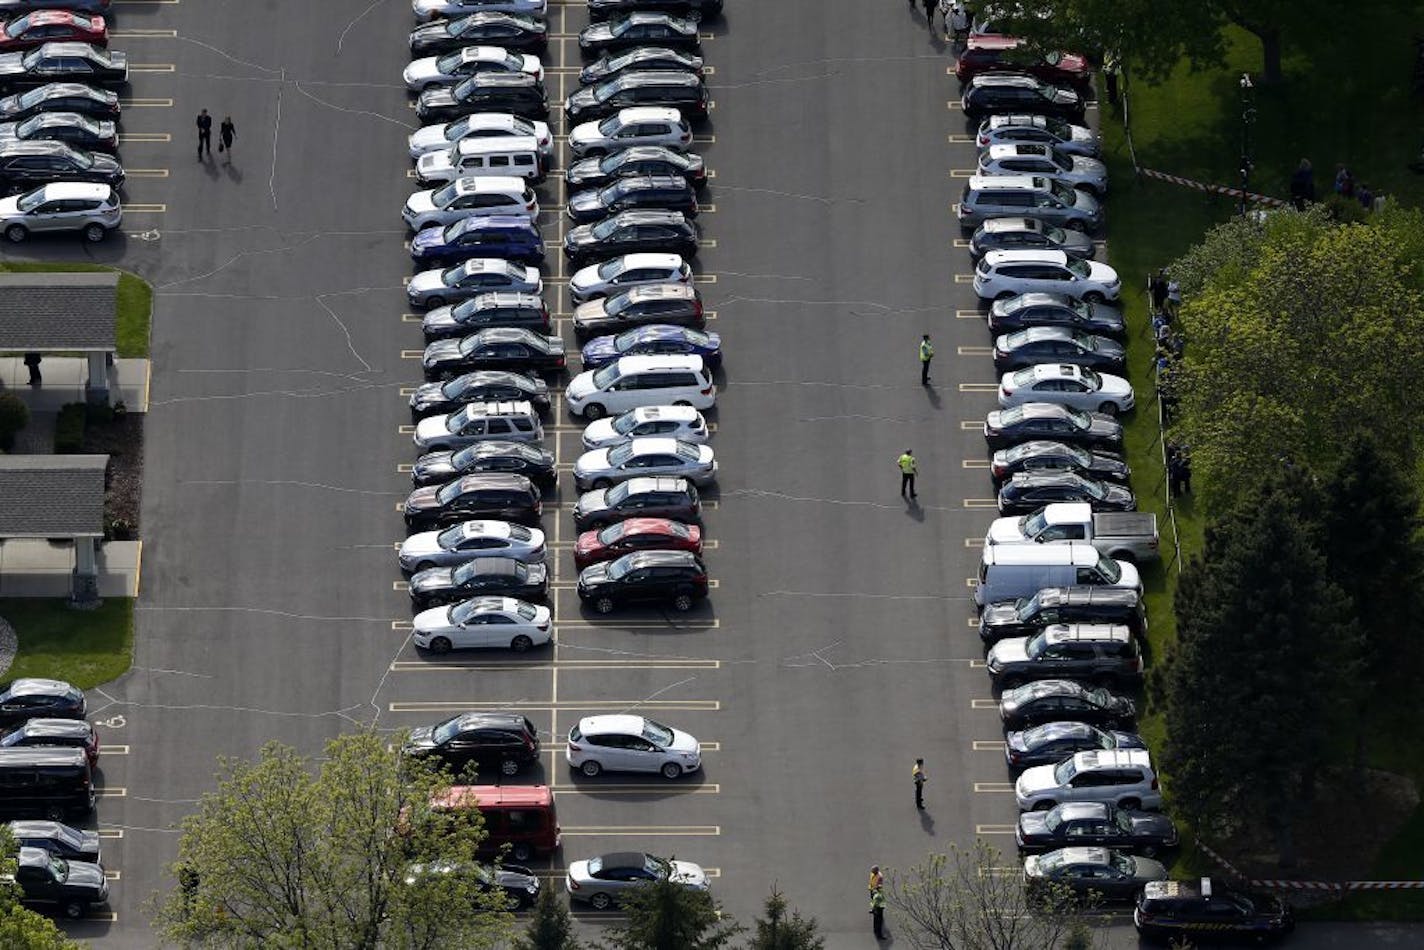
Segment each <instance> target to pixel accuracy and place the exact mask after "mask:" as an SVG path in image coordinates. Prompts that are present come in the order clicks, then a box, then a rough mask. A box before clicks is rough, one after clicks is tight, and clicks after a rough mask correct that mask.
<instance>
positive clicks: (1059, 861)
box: [1038, 763, 1068, 873]
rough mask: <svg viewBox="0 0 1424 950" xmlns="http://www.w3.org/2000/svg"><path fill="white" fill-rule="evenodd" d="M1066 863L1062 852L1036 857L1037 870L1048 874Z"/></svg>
mask: <svg viewBox="0 0 1424 950" xmlns="http://www.w3.org/2000/svg"><path fill="white" fill-rule="evenodd" d="M1065 764H1066V763H1065ZM1067 863H1068V859H1067V858H1066V857H1064V855H1063V852H1062V851H1050V852H1048V853H1047V854H1040V855H1039V856H1038V866H1039V868H1041V869H1042V870H1044V871H1045V872H1049V873H1051V872H1053V871H1057V870H1058V869H1060V868H1062V867H1063V866H1064V865H1066V864H1067Z"/></svg>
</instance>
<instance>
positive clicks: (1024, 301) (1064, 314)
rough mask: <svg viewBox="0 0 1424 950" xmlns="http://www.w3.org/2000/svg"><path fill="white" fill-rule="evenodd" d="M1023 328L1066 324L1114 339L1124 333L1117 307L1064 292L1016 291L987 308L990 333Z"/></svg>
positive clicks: (1125, 327) (1125, 330)
mask: <svg viewBox="0 0 1424 950" xmlns="http://www.w3.org/2000/svg"><path fill="white" fill-rule="evenodd" d="M1027 327H1068V328H1069V329H1073V330H1081V331H1082V332H1084V333H1096V334H1101V335H1103V336H1110V337H1114V338H1116V339H1122V338H1123V336H1125V335H1126V334H1127V324H1126V322H1125V321H1124V320H1123V316H1122V311H1121V310H1118V309H1116V308H1114V307H1109V306H1107V305H1106V304H1098V303H1088V302H1087V301H1084V300H1077V299H1075V298H1073V297H1070V296H1068V295H1067V294H1055V293H1031V294H1019V295H1018V296H1017V297H1007V298H1005V299H1003V300H996V301H994V303H993V305H992V306H991V307H990V308H989V329H990V330H992V331H993V332H994V333H1012V332H1014V331H1015V330H1023V329H1025V328H1027Z"/></svg>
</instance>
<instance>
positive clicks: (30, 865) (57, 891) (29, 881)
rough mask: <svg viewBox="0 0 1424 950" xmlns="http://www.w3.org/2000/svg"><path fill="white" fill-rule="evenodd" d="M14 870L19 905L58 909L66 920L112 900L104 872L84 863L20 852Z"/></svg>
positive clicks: (38, 851) (41, 852)
mask: <svg viewBox="0 0 1424 950" xmlns="http://www.w3.org/2000/svg"><path fill="white" fill-rule="evenodd" d="M18 865H19V866H18V867H16V868H15V883H16V884H18V885H19V886H20V903H22V904H39V905H42V906H45V907H57V908H58V909H59V910H60V911H61V912H62V913H63V914H64V916H66V917H69V918H79V917H83V916H84V915H85V914H87V913H88V912H89V908H90V907H93V906H94V905H96V904H103V903H105V902H107V901H108V899H109V882H108V881H106V880H105V879H104V869H103V868H101V867H100V866H99V865H97V864H89V863H87V862H84V861H66V860H65V859H64V858H60V857H56V856H54V855H53V854H50V853H49V852H48V851H45V850H43V849H41V848H21V849H20V854H19V858H18Z"/></svg>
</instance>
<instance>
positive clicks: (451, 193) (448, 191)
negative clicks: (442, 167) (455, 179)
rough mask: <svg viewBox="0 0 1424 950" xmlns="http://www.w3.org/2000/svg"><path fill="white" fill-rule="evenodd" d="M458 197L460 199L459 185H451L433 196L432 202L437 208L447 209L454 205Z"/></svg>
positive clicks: (431, 197)
mask: <svg viewBox="0 0 1424 950" xmlns="http://www.w3.org/2000/svg"><path fill="white" fill-rule="evenodd" d="M458 197H460V188H459V185H458V184H449V185H446V186H445V187H444V188H441V189H440V190H439V191H437V192H436V193H435V194H433V195H431V196H430V200H431V202H432V203H433V204H434V205H435V207H437V208H447V207H449V206H450V205H451V204H453V203H454V202H455V199H456V198H458Z"/></svg>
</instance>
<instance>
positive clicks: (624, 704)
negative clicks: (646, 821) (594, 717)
mask: <svg viewBox="0 0 1424 950" xmlns="http://www.w3.org/2000/svg"><path fill="white" fill-rule="evenodd" d="M388 708H389V709H390V711H391V712H393V713H398V712H441V711H443V710H446V709H529V710H534V711H537V712H554V711H557V710H563V709H611V710H614V711H618V710H623V709H664V710H679V711H682V712H719V711H720V710H721V708H722V703H721V702H720V701H719V700H715V699H682V700H676V699H648V700H640V699H627V700H624V699H587V700H569V699H557V700H535V701H532V702H519V701H515V702H513V703H509V702H503V703H491V702H469V701H460V700H454V701H450V702H433V701H432V702H424V703H417V702H409V703H391V704H390V705H389V707H388ZM658 788H660V789H663V790H664V791H666V790H667V788H668V786H666V785H659V786H658Z"/></svg>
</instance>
